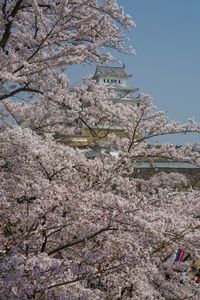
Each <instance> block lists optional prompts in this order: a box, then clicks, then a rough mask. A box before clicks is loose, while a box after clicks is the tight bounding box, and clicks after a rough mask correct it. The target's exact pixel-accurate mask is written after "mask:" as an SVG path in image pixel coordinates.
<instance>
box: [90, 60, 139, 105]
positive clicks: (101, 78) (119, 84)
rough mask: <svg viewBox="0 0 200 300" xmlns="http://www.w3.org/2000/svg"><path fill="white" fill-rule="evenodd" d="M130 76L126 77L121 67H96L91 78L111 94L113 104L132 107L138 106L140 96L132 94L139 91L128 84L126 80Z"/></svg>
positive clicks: (123, 68)
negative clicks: (112, 94)
mask: <svg viewBox="0 0 200 300" xmlns="http://www.w3.org/2000/svg"><path fill="white" fill-rule="evenodd" d="M130 77H132V75H128V74H127V73H126V71H125V65H123V67H108V66H97V67H96V72H95V74H94V76H93V78H94V79H95V80H96V83H97V84H99V85H105V86H106V87H107V88H108V89H109V90H110V91H111V92H112V93H114V97H113V98H112V101H113V103H123V104H130V105H133V106H139V105H140V101H141V99H140V94H138V95H137V96H135V95H134V94H135V93H136V92H138V91H139V89H138V88H133V87H131V86H130V85H129V84H128V79H129V78H130Z"/></svg>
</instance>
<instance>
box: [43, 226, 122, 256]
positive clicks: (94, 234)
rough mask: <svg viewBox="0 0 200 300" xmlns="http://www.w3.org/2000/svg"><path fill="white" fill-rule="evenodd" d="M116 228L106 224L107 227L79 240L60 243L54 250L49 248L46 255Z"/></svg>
mask: <svg viewBox="0 0 200 300" xmlns="http://www.w3.org/2000/svg"><path fill="white" fill-rule="evenodd" d="M117 229H118V228H117V227H110V224H109V225H108V226H107V227H104V228H101V229H100V230H98V231H96V232H94V233H92V234H91V235H88V236H86V237H84V238H82V239H79V240H76V241H72V242H69V243H67V244H65V245H62V246H59V247H57V248H55V249H54V250H51V251H50V252H49V253H48V255H52V254H54V253H56V252H58V251H60V250H63V249H66V248H69V247H72V246H74V245H78V244H81V243H84V242H86V241H87V240H91V239H92V238H94V237H95V236H97V235H99V234H101V233H103V232H105V231H109V230H117Z"/></svg>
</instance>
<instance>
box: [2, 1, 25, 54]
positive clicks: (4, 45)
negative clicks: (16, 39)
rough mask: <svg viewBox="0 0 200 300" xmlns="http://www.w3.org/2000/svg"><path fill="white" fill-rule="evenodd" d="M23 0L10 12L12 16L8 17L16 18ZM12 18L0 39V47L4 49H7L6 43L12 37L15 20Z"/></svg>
mask: <svg viewBox="0 0 200 300" xmlns="http://www.w3.org/2000/svg"><path fill="white" fill-rule="evenodd" d="M22 2H23V0H18V1H17V2H16V4H15V6H14V8H13V10H12V12H11V14H10V16H8V18H9V17H10V18H12V19H13V18H14V17H15V16H16V14H17V12H18V11H19V10H20V6H21V4H22ZM12 19H11V21H8V23H7V24H6V25H5V31H4V34H3V36H2V38H1V40H0V48H2V49H3V50H5V47H6V44H7V42H8V39H9V37H10V34H11V26H12V23H13V20H12Z"/></svg>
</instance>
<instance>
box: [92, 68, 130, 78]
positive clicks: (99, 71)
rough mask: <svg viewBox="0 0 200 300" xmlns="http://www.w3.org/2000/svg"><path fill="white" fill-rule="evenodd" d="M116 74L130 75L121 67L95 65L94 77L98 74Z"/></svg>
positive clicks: (120, 75)
mask: <svg viewBox="0 0 200 300" xmlns="http://www.w3.org/2000/svg"><path fill="white" fill-rule="evenodd" d="M109 75H111V76H117V77H131V76H132V75H128V74H127V73H126V72H125V68H124V66H123V67H108V66H97V67H96V72H95V75H94V77H98V76H109Z"/></svg>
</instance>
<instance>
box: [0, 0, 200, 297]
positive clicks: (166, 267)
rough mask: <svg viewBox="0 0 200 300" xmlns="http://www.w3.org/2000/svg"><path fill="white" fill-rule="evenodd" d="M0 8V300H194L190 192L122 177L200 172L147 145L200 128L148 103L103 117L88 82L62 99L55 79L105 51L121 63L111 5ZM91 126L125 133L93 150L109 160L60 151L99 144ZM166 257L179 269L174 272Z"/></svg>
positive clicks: (50, 0) (171, 181) (195, 209)
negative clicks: (75, 138)
mask: <svg viewBox="0 0 200 300" xmlns="http://www.w3.org/2000/svg"><path fill="white" fill-rule="evenodd" d="M0 5H1V12H0V18H1V25H0V51H1V56H0V65H1V70H2V72H1V78H0V81H1V87H0V100H1V126H0V144H1V147H0V176H1V180H0V207H1V210H0V219H1V227H0V240H1V244H0V268H1V275H0V287H1V289H0V298H1V299H20V300H21V299H70V300H71V299H199V296H200V295H199V284H198V283H197V282H196V281H195V280H193V278H194V276H195V275H194V274H193V272H192V271H190V268H191V266H192V260H195V259H197V258H198V256H199V249H200V247H199V240H200V236H199V228H200V221H199V215H200V205H199V203H200V202H199V198H200V193H199V191H198V190H193V189H192V188H189V187H188V183H187V179H186V178H185V177H184V176H183V175H181V174H178V173H172V174H165V173H161V174H158V175H155V176H153V177H152V178H150V179H149V180H143V179H139V178H138V179H133V178H132V177H131V174H132V172H133V169H134V162H137V161H141V159H146V158H148V159H152V160H153V159H154V158H155V157H162V158H171V159H172V158H173V159H179V160H186V161H191V162H195V163H196V164H200V161H199V153H198V152H197V151H195V150H194V147H192V146H189V145H188V146H186V147H181V148H179V149H177V148H176V147H175V145H170V144H163V145H159V146H158V145H152V146H151V147H149V146H148V143H147V142H148V140H149V139H150V138H152V137H155V136H160V135H164V134H175V133H177V132H182V133H186V132H196V133H199V132H200V126H199V125H198V124H197V123H196V122H195V121H193V120H189V121H188V123H186V124H183V125H181V124H180V123H179V122H171V121H169V120H168V119H167V116H166V115H165V114H164V113H163V112H158V111H157V110H156V108H155V107H154V105H153V103H152V101H151V99H150V98H149V97H147V96H144V98H143V100H142V101H141V105H140V107H139V108H135V107H132V106H127V105H122V104H116V105H113V103H112V101H110V100H108V99H109V95H108V91H107V90H106V89H105V88H102V87H99V86H97V85H95V82H94V81H93V80H92V79H85V81H84V82H83V84H82V85H80V86H79V87H73V86H71V84H70V81H69V79H68V78H67V76H66V73H65V70H66V68H67V67H68V66H69V65H72V64H81V63H107V62H108V61H109V60H111V59H113V58H112V56H111V55H110V54H109V53H106V51H107V50H106V49H107V48H108V49H109V48H112V49H115V50H117V51H124V52H126V51H127V49H126V43H125V36H124V35H123V28H125V29H129V28H131V27H132V26H133V25H134V22H133V20H132V19H131V17H129V16H126V15H125V14H124V11H123V8H121V7H119V6H118V5H117V3H116V2H115V1H112V0H110V1H108V0H105V1H97V0H87V1H86V0H79V1H77V0H68V1H67V0H61V1H59V0H58V1H57V0H37V1H36V0H33V1H29V0H14V1H11V0H4V1H2V2H1V4H0ZM102 122H107V123H108V124H111V125H114V126H121V127H122V128H123V130H124V137H123V138H119V137H117V136H116V135H112V134H109V132H108V136H107V139H106V140H105V139H103V141H101V143H102V144H104V145H105V147H108V148H114V149H117V150H118V152H119V159H116V158H114V157H112V156H109V155H102V156H99V157H96V158H95V159H94V160H91V159H87V158H86V156H85V153H83V152H82V151H81V150H80V149H77V148H70V147H67V146H64V145H62V144H61V143H60V142H59V139H58V137H59V136H61V135H63V134H65V135H67V134H72V133H73V134H74V133H78V132H80V131H81V130H82V129H83V128H84V127H86V128H87V129H88V130H90V132H91V134H92V135H94V136H95V137H97V138H98V139H100V138H101V136H99V135H98V132H97V131H96V130H94V128H95V125H96V124H100V123H102ZM177 249H182V250H183V251H182V252H184V254H185V253H189V254H190V257H189V256H188V258H187V259H185V261H183V260H181V261H179V262H177V261H176V258H175V259H174V255H175V252H176V250H177ZM186 268H187V272H185V270H186Z"/></svg>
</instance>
